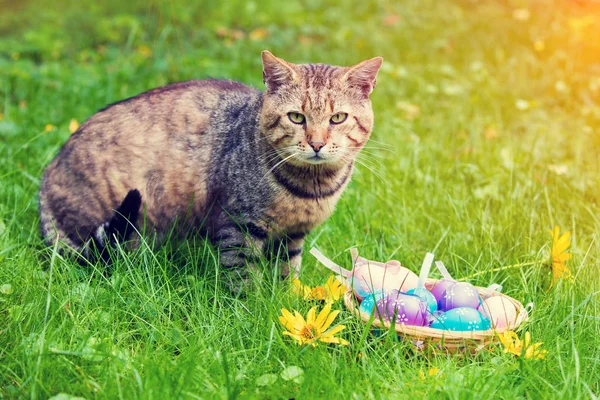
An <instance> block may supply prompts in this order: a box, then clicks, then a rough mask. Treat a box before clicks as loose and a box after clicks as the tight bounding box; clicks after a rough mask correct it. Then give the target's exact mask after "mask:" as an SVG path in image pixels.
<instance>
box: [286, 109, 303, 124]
mask: <svg viewBox="0 0 600 400" xmlns="http://www.w3.org/2000/svg"><path fill="white" fill-rule="evenodd" d="M288 118H289V119H290V121H292V122H293V123H295V124H303V123H304V121H305V118H304V115H302V114H300V113H297V112H289V113H288Z"/></svg>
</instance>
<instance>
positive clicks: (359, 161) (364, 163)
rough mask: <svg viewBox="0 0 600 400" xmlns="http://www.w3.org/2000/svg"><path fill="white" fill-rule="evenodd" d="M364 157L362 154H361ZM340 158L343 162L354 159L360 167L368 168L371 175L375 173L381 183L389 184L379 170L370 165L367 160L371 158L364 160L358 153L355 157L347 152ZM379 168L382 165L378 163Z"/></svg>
mask: <svg viewBox="0 0 600 400" xmlns="http://www.w3.org/2000/svg"><path fill="white" fill-rule="evenodd" d="M363 157H364V155H363ZM341 159H342V160H343V161H344V162H350V161H355V162H356V163H357V164H359V165H360V166H362V167H365V168H366V169H368V170H369V171H370V172H371V173H372V174H373V175H375V176H376V177H377V178H379V179H380V180H381V181H382V182H383V183H385V184H389V183H390V182H389V181H388V180H387V179H385V178H384V177H383V176H382V175H381V174H380V173H379V172H377V171H376V167H375V166H373V165H370V164H369V163H368V162H367V161H372V160H364V159H361V158H360V154H359V155H358V156H356V157H354V156H353V155H351V154H349V153H348V152H346V153H344V154H343V155H342V157H341ZM372 162H373V161H372ZM379 167H380V168H381V167H383V168H385V167H384V166H382V165H380V166H379Z"/></svg>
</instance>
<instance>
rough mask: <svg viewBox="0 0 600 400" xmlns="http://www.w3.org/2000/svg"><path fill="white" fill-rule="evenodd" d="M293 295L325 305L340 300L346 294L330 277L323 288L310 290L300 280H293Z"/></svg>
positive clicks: (336, 281) (339, 283)
mask: <svg viewBox="0 0 600 400" xmlns="http://www.w3.org/2000/svg"><path fill="white" fill-rule="evenodd" d="M292 284H293V285H294V287H293V291H294V293H296V294H298V295H300V296H302V297H303V298H304V299H305V300H321V301H326V302H327V303H334V302H336V301H338V300H339V299H341V298H342V296H343V295H344V293H346V287H345V286H344V285H343V284H342V283H341V282H340V281H339V280H338V279H337V278H336V277H335V276H333V275H332V276H330V277H329V279H327V282H326V283H325V285H324V286H317V287H315V288H311V287H310V286H307V285H304V284H303V283H302V282H300V280H298V279H294V280H293V281H292Z"/></svg>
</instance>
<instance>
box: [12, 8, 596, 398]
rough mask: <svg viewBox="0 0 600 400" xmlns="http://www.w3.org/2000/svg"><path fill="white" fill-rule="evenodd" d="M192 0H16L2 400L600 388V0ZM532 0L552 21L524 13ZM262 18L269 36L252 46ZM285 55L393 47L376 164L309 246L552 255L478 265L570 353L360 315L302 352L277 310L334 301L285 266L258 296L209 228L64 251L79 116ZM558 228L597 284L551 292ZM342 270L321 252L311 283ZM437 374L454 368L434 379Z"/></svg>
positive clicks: (337, 57) (316, 56)
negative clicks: (391, 327)
mask: <svg viewBox="0 0 600 400" xmlns="http://www.w3.org/2000/svg"><path fill="white" fill-rule="evenodd" d="M179 3H180V2H165V1H158V2H152V1H147V2H143V3H140V4H137V5H129V4H127V2H122V1H121V2H117V1H114V0H111V1H106V2H88V1H86V2H78V3H76V2H67V1H58V2H57V1H54V2H48V1H43V0H38V1H23V2H13V3H11V4H5V5H4V6H3V7H2V13H1V14H0V113H2V114H3V117H2V120H1V121H0V160H1V162H0V285H4V286H1V289H2V290H0V398H1V397H6V398H28V397H31V398H48V397H51V396H54V395H56V394H58V393H67V394H69V395H73V396H81V397H85V398H96V397H97V398H116V397H119V398H126V399H130V398H155V399H164V398H227V397H229V398H234V397H236V396H239V397H240V398H356V399H362V398H402V399H405V398H451V399H467V398H477V399H479V398H553V399H554V398H568V399H577V398H594V396H598V394H599V393H600V306H599V298H600V293H599V291H600V268H599V265H600V263H599V257H600V236H599V235H600V233H599V232H600V217H599V216H600V204H599V201H600V196H599V195H598V188H599V187H600V174H599V171H600V160H599V158H598V154H599V150H600V128H599V127H600V78H599V77H598V76H599V75H598V68H599V65H600V57H599V56H598V55H599V54H600V40H599V38H600V14H599V13H598V10H597V9H592V8H591V6H585V5H576V4H575V2H562V1H556V2H549V1H541V0H540V1H537V2H534V1H516V0H508V1H505V2H500V1H498V2H494V1H487V2H477V1H467V0H462V1H459V0H456V1H448V0H445V1H436V0H424V1H418V0H412V1H406V2H403V3H404V4H394V3H392V2H387V3H383V2H376V1H371V2H370V1H347V2H343V3H336V2H333V1H327V2H319V1H312V0H308V1H298V2H286V3H287V5H285V6H282V5H280V4H279V2H274V1H267V2H249V1H237V0H235V1H227V2H210V3H212V5H208V4H202V3H204V2H188V3H189V4H187V5H184V4H183V2H181V4H179ZM218 3H223V4H219V5H217V4H218ZM523 8H524V9H527V10H529V12H530V13H529V18H528V19H526V20H522V19H523V18H521V20H520V19H519V13H518V12H517V14H516V17H517V18H515V16H514V14H513V13H514V11H515V10H517V9H523ZM521 14H523V13H522V12H521ZM394 16H395V17H394ZM586 16H587V17H586ZM222 28H225V30H224V29H222ZM257 28H265V29H266V30H267V31H268V36H266V37H264V38H258V40H251V39H249V38H248V34H249V33H250V32H252V31H254V30H255V29H257ZM232 30H239V31H240V32H243V33H244V38H242V39H239V40H238V39H235V38H234V37H235V36H236V35H239V34H237V33H235V31H232ZM232 32H233V33H232ZM259 32H260V31H259ZM255 36H260V35H257V34H256V32H255ZM536 42H538V43H537V50H536V48H535V43H536ZM542 43H543V46H542ZM542 47H543V48H542ZM265 48H268V49H270V50H271V51H273V52H274V53H275V54H276V55H279V56H281V57H283V58H286V59H288V60H289V61H292V62H307V61H311V62H327V63H332V64H351V63H355V62H358V61H360V60H362V59H364V58H368V57H372V56H375V55H382V56H383V57H384V58H385V66H384V68H383V70H382V72H381V73H380V76H379V78H378V85H377V88H376V89H375V92H374V93H373V103H374V109H375V115H376V126H375V130H374V134H373V141H372V142H371V143H370V144H369V146H370V147H372V148H371V149H367V152H366V153H365V157H363V163H364V164H366V165H361V166H359V167H358V171H357V173H356V174H355V176H354V178H353V181H352V183H351V184H350V186H349V188H348V190H347V192H346V193H345V194H344V196H343V198H342V200H341V201H340V203H339V206H338V208H337V211H336V212H335V214H334V215H333V216H332V217H331V218H330V219H329V220H328V221H327V222H326V223H325V224H324V225H323V226H321V227H320V228H319V229H317V230H316V231H315V232H314V233H313V234H312V235H311V237H310V238H309V240H308V246H313V245H314V246H317V247H318V248H320V249H321V250H322V251H323V252H324V253H325V254H327V255H328V256H330V257H332V258H333V259H334V260H335V261H337V262H338V263H340V264H343V265H348V262H349V255H348V253H347V252H346V250H347V249H348V248H350V247H352V246H358V247H359V249H360V251H361V253H362V254H364V255H365V256H367V257H370V258H375V259H387V258H396V259H399V260H401V261H402V262H403V264H405V265H407V266H409V267H411V268H412V269H413V270H416V269H417V268H418V266H419V265H420V262H421V260H422V258H423V256H424V254H425V252H427V251H431V250H435V253H436V256H437V257H436V258H437V259H441V260H444V261H445V263H446V265H447V266H448V267H449V269H450V270H451V272H452V273H453V274H454V275H455V276H457V277H461V276H467V275H470V274H474V273H477V272H480V271H491V270H492V269H494V268H498V267H501V266H503V265H512V264H517V263H521V262H522V263H531V262H534V264H533V265H528V266H524V267H521V268H513V269H508V270H503V271H498V272H484V273H483V274H482V275H479V276H477V277H476V278H474V279H472V280H471V282H472V283H474V284H477V285H482V286H484V285H488V284H490V283H494V282H495V283H500V284H502V285H503V286H504V292H505V293H507V294H509V295H511V296H513V297H515V298H517V299H519V300H521V301H522V302H523V303H529V302H533V303H534V304H535V309H534V311H533V313H532V317H531V320H530V322H529V323H528V324H527V327H526V329H527V330H529V331H530V332H531V333H532V335H533V339H534V341H536V342H537V341H541V342H544V345H543V348H544V349H546V350H548V352H549V353H548V358H547V360H541V361H536V360H529V359H519V358H516V357H511V356H509V355H507V354H503V352H502V349H501V348H497V349H493V350H491V351H486V352H482V353H480V354H477V355H474V356H465V357H458V356H448V355H444V354H431V355H428V356H424V355H422V354H419V353H415V352H414V351H413V350H412V349H411V347H410V345H409V344H407V343H405V342H402V341H397V340H394V338H393V337H392V336H391V335H387V334H384V335H383V336H380V337H378V336H375V335H373V334H371V333H369V332H368V331H367V330H366V329H365V327H364V326H363V325H362V324H361V323H360V322H359V321H357V320H356V319H355V318H354V317H352V315H350V313H348V312H342V313H341V314H340V317H338V319H339V320H340V321H343V323H345V324H346V325H347V326H348V327H347V329H346V330H345V331H343V333H342V336H343V337H344V338H345V339H347V340H348V341H349V342H350V346H348V347H328V346H325V345H323V346H318V347H316V348H300V347H298V346H297V345H295V344H294V343H292V342H290V341H289V340H287V338H285V337H283V336H282V335H281V332H282V328H281V326H280V325H279V322H278V319H277V317H278V315H279V310H280V309H281V308H282V307H286V308H295V309H298V310H300V311H301V312H303V313H305V312H306V311H308V309H309V308H310V307H311V306H312V303H307V302H305V301H302V300H300V299H298V298H297V297H295V296H294V295H293V294H291V293H290V287H289V284H288V283H287V282H279V281H277V280H276V279H274V278H273V277H272V276H271V277H269V276H267V277H266V278H265V281H264V282H263V283H262V284H260V285H257V287H256V288H255V289H254V290H252V291H250V292H249V293H248V295H247V297H246V298H243V299H238V298H235V297H234V296H232V295H231V294H229V293H228V292H227V291H225V290H224V289H223V288H222V286H221V285H220V279H222V278H223V277H222V275H221V274H219V271H218V267H217V265H218V264H217V260H218V255H217V254H215V252H214V251H213V249H212V248H211V247H210V246H209V245H207V244H206V243H204V242H202V241H195V242H194V241H189V242H187V243H185V244H184V245H182V246H181V247H179V248H176V249H167V248H163V249H159V250H157V251H155V252H153V251H150V250H148V249H147V248H145V247H142V248H141V249H139V250H137V251H134V252H131V253H120V254H118V255H117V257H116V258H117V260H116V262H115V265H114V268H113V270H112V273H111V274H106V273H104V271H103V268H102V266H101V265H95V266H92V267H89V268H81V267H80V266H78V265H76V264H75V263H74V262H73V261H70V260H65V259H63V258H61V257H59V256H57V255H56V254H54V253H53V251H52V249H47V248H46V247H45V246H44V245H43V244H42V242H41V238H40V234H39V229H38V216H37V190H38V187H39V180H40V176H41V174H42V171H43V168H44V167H45V166H46V164H47V163H48V162H49V161H50V160H51V158H52V157H53V156H54V155H55V154H56V153H57V151H58V149H59V148H60V146H61V145H62V144H63V143H64V142H65V141H66V139H67V137H68V136H69V131H68V125H69V122H70V120H71V119H73V118H74V119H76V120H78V121H80V122H82V121H83V120H85V119H86V118H87V117H89V116H90V115H92V114H93V113H94V112H95V111H96V110H98V109H100V108H102V107H103V106H105V105H106V104H108V103H111V102H114V101H117V100H120V99H122V98H125V97H128V96H132V95H135V94H137V93H139V92H141V91H143V90H146V89H150V88H153V87H156V86H159V85H163V84H166V83H168V82H173V81H181V80H186V79H191V78H203V77H207V76H212V77H226V78H231V79H236V80H240V81H243V82H246V83H248V84H252V85H255V86H257V87H261V85H262V82H261V65H260V51H261V50H262V49H265ZM412 106H418V107H419V109H418V110H417V109H415V108H414V107H412ZM411 113H412V114H411ZM417 114H418V115H417ZM48 124H51V125H52V126H51V127H49V129H48V130H46V129H45V127H46V125H48ZM378 148H383V149H378ZM555 224H556V225H559V226H560V227H561V228H562V229H563V230H570V231H571V232H572V234H573V245H572V249H571V250H572V253H573V259H572V260H571V261H570V262H569V266H570V268H571V270H572V271H573V274H574V276H575V282H574V284H573V285H569V284H568V283H567V282H562V283H559V284H558V285H557V286H556V287H555V288H553V289H552V290H550V291H548V292H547V288H548V286H549V283H550V280H551V270H550V267H549V266H548V263H547V253H548V251H549V245H550V235H549V234H548V232H547V230H548V229H549V228H551V227H553V226H554V225H555ZM264 267H265V271H267V272H269V271H271V269H270V266H268V265H265V266H264ZM267 275H269V274H267ZM327 276H328V274H327V273H326V271H325V269H324V268H322V267H321V266H319V265H317V263H316V261H315V260H314V259H313V258H312V257H311V256H310V255H309V254H306V255H305V256H304V274H303V280H304V281H305V282H306V283H308V284H312V285H315V284H321V283H323V282H324V281H325V279H326V278H327ZM335 307H336V308H341V307H342V305H341V304H337V305H336V306H335ZM290 366H296V367H299V368H301V369H302V370H303V380H302V382H296V381H294V380H293V379H292V380H285V379H283V377H282V375H281V374H282V372H283V371H284V369H285V368H287V367H290ZM431 368H438V369H440V371H441V376H440V377H439V378H437V379H436V378H433V377H427V378H425V379H421V378H420V371H423V372H424V373H425V375H427V371H429V370H430V369H431ZM266 374H273V376H267V377H264V375H266Z"/></svg>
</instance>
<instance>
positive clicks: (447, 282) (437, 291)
mask: <svg viewBox="0 0 600 400" xmlns="http://www.w3.org/2000/svg"><path fill="white" fill-rule="evenodd" d="M455 283H457V282H456V281H454V280H451V279H440V280H439V281H437V282H436V283H435V285H434V286H433V288H432V289H431V294H433V297H435V298H436V300H437V301H438V304H439V301H440V299H441V298H442V295H443V294H444V292H445V291H446V289H448V287H450V286H452V285H454V284H455Z"/></svg>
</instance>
